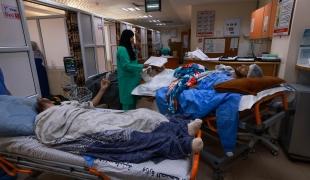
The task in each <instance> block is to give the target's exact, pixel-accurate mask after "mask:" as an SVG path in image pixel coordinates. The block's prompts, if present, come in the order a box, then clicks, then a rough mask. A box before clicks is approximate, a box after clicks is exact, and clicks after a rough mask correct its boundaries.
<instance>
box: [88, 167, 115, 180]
mask: <svg viewBox="0 0 310 180" xmlns="http://www.w3.org/2000/svg"><path fill="white" fill-rule="evenodd" d="M88 172H89V173H90V174H93V175H95V176H98V177H99V178H101V179H102V180H110V178H109V177H108V176H106V175H105V174H104V173H102V172H99V171H98V170H97V169H96V168H89V169H88Z"/></svg>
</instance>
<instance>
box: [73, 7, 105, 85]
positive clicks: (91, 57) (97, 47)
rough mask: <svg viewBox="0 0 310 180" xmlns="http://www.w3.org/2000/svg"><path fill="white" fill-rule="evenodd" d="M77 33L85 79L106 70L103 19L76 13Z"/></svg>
mask: <svg viewBox="0 0 310 180" xmlns="http://www.w3.org/2000/svg"><path fill="white" fill-rule="evenodd" d="M78 19H79V21H78V22H79V31H80V32H79V34H80V39H81V47H82V57H83V66H84V72H85V73H84V74H85V80H87V79H89V78H91V77H92V76H94V75H97V74H98V73H102V72H105V71H106V51H105V36H104V21H103V19H102V18H101V17H98V16H93V15H91V14H86V13H81V12H79V13H78Z"/></svg>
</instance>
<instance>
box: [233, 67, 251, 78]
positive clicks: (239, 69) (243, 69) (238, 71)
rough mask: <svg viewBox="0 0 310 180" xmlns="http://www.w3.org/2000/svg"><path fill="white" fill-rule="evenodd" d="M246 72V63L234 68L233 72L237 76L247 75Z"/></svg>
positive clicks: (247, 69)
mask: <svg viewBox="0 0 310 180" xmlns="http://www.w3.org/2000/svg"><path fill="white" fill-rule="evenodd" d="M248 72H249V66H247V65H241V66H238V67H237V68H236V69H235V73H236V76H237V78H244V77H247V75H248Z"/></svg>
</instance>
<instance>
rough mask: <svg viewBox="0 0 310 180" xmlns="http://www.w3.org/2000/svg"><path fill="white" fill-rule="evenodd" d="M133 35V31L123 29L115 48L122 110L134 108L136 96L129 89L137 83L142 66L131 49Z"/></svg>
mask: <svg viewBox="0 0 310 180" xmlns="http://www.w3.org/2000/svg"><path fill="white" fill-rule="evenodd" d="M133 37H134V33H133V32H132V31H131V30H127V29H126V30H124V31H123V32H122V35H121V39H120V43H119V46H118V48H117V77H118V83H119V96H120V102H121V104H122V108H123V110H130V109H135V108H136V98H135V96H133V95H131V91H132V90H133V89H134V88H135V87H137V86H138V85H139V83H140V80H141V72H142V69H143V67H144V65H143V64H139V63H138V60H137V57H136V53H135V52H134V50H133V46H132V44H133V42H134V39H133Z"/></svg>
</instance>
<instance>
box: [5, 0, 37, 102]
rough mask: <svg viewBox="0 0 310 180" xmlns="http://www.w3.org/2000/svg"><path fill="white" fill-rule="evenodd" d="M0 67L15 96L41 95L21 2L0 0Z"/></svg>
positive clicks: (18, 0) (17, 0)
mask: <svg viewBox="0 0 310 180" xmlns="http://www.w3.org/2000/svg"><path fill="white" fill-rule="evenodd" d="M0 5H1V7H2V8H0V27H1V28H0V68H1V69H2V71H3V74H4V79H5V82H6V85H7V87H8V89H9V91H10V92H11V93H12V95H14V96H22V97H36V96H40V88H39V83H38V78H37V74H36V68H35V63H34V57H33V52H32V48H31V43H30V39H29V33H28V29H27V24H26V19H25V15H24V14H23V12H24V11H23V9H24V7H23V3H22V1H21V0H0Z"/></svg>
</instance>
